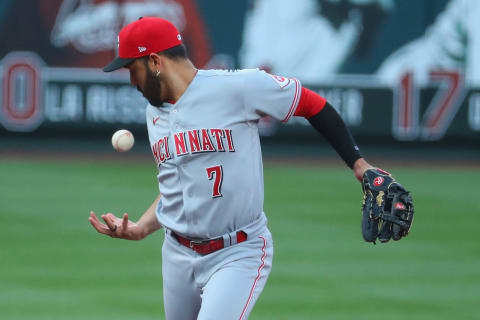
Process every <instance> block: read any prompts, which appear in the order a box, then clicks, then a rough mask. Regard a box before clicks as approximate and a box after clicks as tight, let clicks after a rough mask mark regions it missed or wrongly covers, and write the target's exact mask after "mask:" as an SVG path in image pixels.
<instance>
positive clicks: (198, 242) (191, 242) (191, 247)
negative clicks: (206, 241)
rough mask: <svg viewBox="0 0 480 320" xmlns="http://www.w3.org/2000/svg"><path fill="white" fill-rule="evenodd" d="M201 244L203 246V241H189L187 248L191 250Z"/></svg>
mask: <svg viewBox="0 0 480 320" xmlns="http://www.w3.org/2000/svg"><path fill="white" fill-rule="evenodd" d="M201 244H203V241H195V240H190V245H189V247H190V249H193V247H194V246H195V245H201Z"/></svg>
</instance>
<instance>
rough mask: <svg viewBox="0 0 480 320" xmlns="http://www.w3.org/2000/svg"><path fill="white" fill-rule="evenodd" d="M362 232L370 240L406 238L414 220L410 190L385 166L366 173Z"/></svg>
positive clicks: (364, 177)
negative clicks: (384, 168) (387, 170)
mask: <svg viewBox="0 0 480 320" xmlns="http://www.w3.org/2000/svg"><path fill="white" fill-rule="evenodd" d="M362 188H363V204H362V235H363V239H365V241H367V242H373V243H374V244H375V241H376V240H377V238H378V240H380V242H387V241H389V240H390V239H391V238H393V240H400V239H401V238H402V237H406V236H407V235H408V232H409V231H410V227H411V226H412V222H413V211H414V210H413V200H412V197H411V195H410V192H408V191H407V190H405V188H404V187H403V186H402V185H401V184H400V183H398V182H397V181H395V179H394V178H393V177H392V175H391V174H390V173H388V172H386V171H383V170H381V169H378V168H375V169H368V170H367V171H365V173H364V174H363V180H362Z"/></svg>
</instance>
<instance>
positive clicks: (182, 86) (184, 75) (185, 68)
mask: <svg viewBox="0 0 480 320" xmlns="http://www.w3.org/2000/svg"><path fill="white" fill-rule="evenodd" d="M168 69H169V72H168V76H167V77H166V79H165V80H166V83H165V86H166V93H167V95H168V96H167V100H170V101H178V100H179V99H180V97H181V96H182V95H183V93H184V92H185V91H186V90H187V88H188V86H189V85H190V83H191V82H192V81H193V78H195V75H196V74H197V71H198V70H197V68H195V66H194V65H193V64H192V62H191V61H190V60H189V59H186V60H180V61H171V63H170V64H169V66H168Z"/></svg>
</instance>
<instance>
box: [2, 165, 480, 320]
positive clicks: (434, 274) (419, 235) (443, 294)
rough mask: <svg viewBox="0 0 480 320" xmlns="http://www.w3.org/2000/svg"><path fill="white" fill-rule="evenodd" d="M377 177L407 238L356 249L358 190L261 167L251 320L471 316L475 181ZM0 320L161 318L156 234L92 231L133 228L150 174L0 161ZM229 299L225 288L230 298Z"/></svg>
mask: <svg viewBox="0 0 480 320" xmlns="http://www.w3.org/2000/svg"><path fill="white" fill-rule="evenodd" d="M386 169H390V170H391V171H392V172H393V173H394V175H395V176H396V177H397V179H398V180H400V181H401V182H402V183H403V184H404V185H406V186H407V188H409V189H410V190H411V191H412V192H413V195H414V200H415V204H416V219H415V223H414V226H413V232H412V234H411V235H410V236H409V237H407V238H406V239H404V240H402V241H400V242H396V243H394V242H390V243H388V244H377V245H376V246H373V245H371V244H367V243H364V242H363V240H362V238H361V234H360V211H359V210H360V203H361V190H360V185H359V183H357V182H356V181H355V180H354V178H353V175H352V174H351V173H350V172H349V170H347V169H345V168H343V167H332V166H329V167H321V166H318V167H314V166H310V167H305V168H302V167H294V166H292V165H290V166H289V165H280V164H274V165H272V164H268V163H267V164H266V165H265V189H266V191H265V194H266V199H265V211H266V212H267V216H268V217H269V226H270V229H271V231H272V233H273V236H274V240H275V256H274V264H273V270H272V273H271V275H270V279H269V282H268V283H267V286H266V288H265V290H264V292H263V295H262V296H261V297H260V299H259V301H258V303H257V305H256V307H255V309H254V311H253V313H252V315H251V317H250V318H251V319H329V320H340V319H342V320H351V319H369V320H375V319H381V320H385V319H389V320H395V319H410V320H414V319H418V320H429V319H432V320H433V319H435V320H438V319H449V320H450V319H479V318H480V311H479V303H480V241H479V236H478V235H479V229H480V195H479V192H480V185H479V181H480V170H479V169H461V170H458V168H451V169H446V168H445V169H442V168H438V169H421V168H407V169H405V168H404V169H402V168H399V167H393V168H386ZM0 179H1V180H0V244H1V245H0V319H9V320H17V319H35V320H40V319H62V320H64V319H119V320H120V319H138V320H140V319H163V318H164V316H163V305H162V304H163V301H162V289H161V287H162V279H161V269H160V265H161V256H160V248H161V244H162V241H163V233H162V232H157V233H156V234H153V235H151V236H150V237H149V238H147V239H145V240H143V241H140V242H129V241H124V240H117V239H110V238H107V237H104V236H101V235H99V234H97V233H96V232H95V231H94V230H93V229H92V228H91V226H90V224H89V223H88V221H87V217H88V213H89V211H90V210H91V209H93V210H95V211H96V212H97V213H104V212H109V211H111V212H115V213H117V214H121V213H123V212H129V213H130V215H131V217H132V218H133V219H135V220H136V219H137V218H138V217H139V216H140V215H141V213H143V211H144V210H145V209H146V208H147V207H148V206H149V205H150V203H151V201H152V200H153V199H154V197H155V195H156V191H157V189H156V188H157V186H156V182H155V168H154V165H153V161H152V163H140V162H139V163H133V164H128V163H127V162H125V163H114V164H110V163H108V162H106V161H101V162H99V163H95V162H94V161H83V162H80V161H77V162H71V161H65V160H62V161H60V160H58V161H55V160H51V161H47V160H43V161H39V162H38V161H29V160H19V161H16V160H0ZM232 289H233V288H232Z"/></svg>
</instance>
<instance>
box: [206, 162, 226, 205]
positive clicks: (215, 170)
mask: <svg viewBox="0 0 480 320" xmlns="http://www.w3.org/2000/svg"><path fill="white" fill-rule="evenodd" d="M206 170H207V178H208V180H213V179H214V178H215V180H214V181H213V191H212V198H218V197H223V195H222V192H221V189H222V182H223V167H222V166H214V167H210V168H207V169H206Z"/></svg>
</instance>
